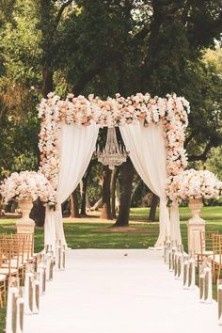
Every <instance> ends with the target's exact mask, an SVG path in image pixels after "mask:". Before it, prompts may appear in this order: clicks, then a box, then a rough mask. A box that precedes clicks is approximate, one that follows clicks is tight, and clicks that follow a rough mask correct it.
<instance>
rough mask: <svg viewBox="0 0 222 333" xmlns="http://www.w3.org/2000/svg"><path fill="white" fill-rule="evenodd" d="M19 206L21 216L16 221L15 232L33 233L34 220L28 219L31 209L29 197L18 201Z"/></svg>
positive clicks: (31, 204)
mask: <svg viewBox="0 0 222 333" xmlns="http://www.w3.org/2000/svg"><path fill="white" fill-rule="evenodd" d="M18 204H19V208H20V209H21V211H22V218H21V219H19V220H18V221H17V223H16V227H17V233H19V234H33V233H34V229H35V222H34V221H33V220H32V219H30V217H29V214H30V211H31V209H32V206H33V203H32V199H31V198H24V199H20V200H19V201H18Z"/></svg>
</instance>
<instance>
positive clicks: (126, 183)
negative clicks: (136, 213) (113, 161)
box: [114, 158, 134, 227]
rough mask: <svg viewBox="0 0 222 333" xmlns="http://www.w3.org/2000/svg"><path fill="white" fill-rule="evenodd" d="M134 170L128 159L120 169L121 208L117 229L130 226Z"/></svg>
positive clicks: (116, 224)
mask: <svg viewBox="0 0 222 333" xmlns="http://www.w3.org/2000/svg"><path fill="white" fill-rule="evenodd" d="M133 176H134V168H133V165H132V162H131V160H130V159H129V158H128V159H127V161H126V162H125V163H123V164H122V165H121V167H120V174H119V185H120V206H119V214H118V218H117V221H116V223H115V224H114V226H116V227H126V226H128V225H129V213H130V204H131V193H132V183H133Z"/></svg>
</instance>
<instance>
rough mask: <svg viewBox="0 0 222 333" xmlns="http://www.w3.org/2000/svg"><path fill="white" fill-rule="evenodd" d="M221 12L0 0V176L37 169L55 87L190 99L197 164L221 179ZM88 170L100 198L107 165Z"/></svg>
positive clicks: (207, 7) (208, 7)
mask: <svg viewBox="0 0 222 333" xmlns="http://www.w3.org/2000/svg"><path fill="white" fill-rule="evenodd" d="M221 18H222V14H221V2H220V0H209V1H196V0H192V1H190V0H186V1H182V0H179V1H171V0H160V1H154V0H153V1H148V0H144V1H143V0H121V1H117V0H94V1H90V0H76V1H71V0H69V1H68V0H66V1H56V0H38V1H32V0H0V127H1V131H0V177H3V176H4V175H6V174H8V173H9V172H11V171H14V170H18V171H19V170H24V169H37V168H38V149H37V142H38V131H39V120H38V118H37V111H36V105H37V104H38V102H39V100H40V99H41V97H42V96H45V95H46V94H47V93H48V92H49V91H51V90H56V91H57V92H58V93H59V94H60V95H62V96H64V95H65V94H66V93H67V92H70V91H73V92H74V93H75V94H76V95H78V94H84V95H87V94H88V93H95V94H96V95H99V96H101V97H104V98H105V97H106V96H108V95H114V94H115V93H116V92H120V93H121V94H123V95H129V94H133V93H136V92H139V91H141V92H146V91H149V92H150V93H152V94H154V95H155V94H156V95H159V96H162V95H165V94H166V93H171V92H176V93H177V94H178V95H183V96H185V97H186V98H187V99H188V100H189V101H190V103H191V110H192V112H191V114H190V115H189V121H190V125H189V129H188V133H187V140H186V147H187V151H188V156H189V161H190V165H192V166H193V165H194V166H196V167H198V168H203V167H207V168H209V169H211V170H213V171H214V172H216V173H217V174H218V175H219V176H220V175H221V176H222V174H221V173H222V171H221V161H220V154H221V147H220V145H221V142H222V126H221V125H222V113H221V106H222V98H221V94H222V93H221V83H222V51H221V48H220V46H221V31H222V29H221V28H222V20H221ZM125 169H127V168H125ZM90 172H91V177H90V179H91V180H90V181H89V182H88V192H89V197H90V201H91V202H92V201H93V202H95V201H96V200H95V199H96V198H97V199H98V198H99V196H100V195H101V194H100V193H101V186H100V185H101V174H102V169H101V167H99V166H94V167H93V170H92V171H90ZM124 172H125V171H124V170H123V171H122V173H124ZM126 172H127V170H126ZM120 174H121V173H120ZM135 177H137V176H135ZM135 177H134V183H133V189H135V187H136V186H137V185H138V180H137V178H135ZM121 190H122V189H120V191H121ZM138 191H141V196H142V195H143V194H144V187H143V185H141V188H140V189H137V199H135V200H136V202H137V203H138V204H141V201H140V200H138ZM139 193H140V192H139Z"/></svg>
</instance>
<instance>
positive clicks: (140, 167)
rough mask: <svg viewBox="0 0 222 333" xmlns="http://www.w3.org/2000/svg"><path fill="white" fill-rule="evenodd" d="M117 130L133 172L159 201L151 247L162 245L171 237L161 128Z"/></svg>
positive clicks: (157, 126)
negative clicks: (157, 225)
mask: <svg viewBox="0 0 222 333" xmlns="http://www.w3.org/2000/svg"><path fill="white" fill-rule="evenodd" d="M120 131H121V135H122V138H123V141H124V144H125V146H126V149H127V151H129V156H130V158H131V160H132V162H133V164H134V167H135V169H136V171H137V173H138V174H139V175H140V177H141V178H142V180H143V181H144V183H145V184H146V185H147V186H148V187H149V188H150V190H151V191H152V192H153V193H155V194H156V195H157V196H158V197H159V198H160V214H159V221H160V232H159V237H158V240H157V242H156V245H155V246H156V247H158V246H163V244H164V241H165V239H166V237H168V238H171V232H172V230H171V226H170V217H169V209H168V207H167V198H166V192H165V189H166V183H167V171H166V149H165V140H164V133H163V128H162V126H161V124H160V125H149V126H148V127H145V126H144V125H143V124H142V123H137V124H130V125H127V126H122V127H120ZM174 213H175V211H174Z"/></svg>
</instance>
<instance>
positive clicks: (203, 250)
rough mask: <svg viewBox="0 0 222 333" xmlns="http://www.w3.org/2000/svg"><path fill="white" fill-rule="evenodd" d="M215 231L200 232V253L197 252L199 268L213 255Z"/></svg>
mask: <svg viewBox="0 0 222 333" xmlns="http://www.w3.org/2000/svg"><path fill="white" fill-rule="evenodd" d="M212 236H213V233H212V232H206V231H201V232H200V253H198V254H197V265H198V269H199V268H200V265H201V264H202V263H203V261H204V260H205V259H206V258H208V257H209V256H212V255H213V239H212Z"/></svg>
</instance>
